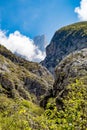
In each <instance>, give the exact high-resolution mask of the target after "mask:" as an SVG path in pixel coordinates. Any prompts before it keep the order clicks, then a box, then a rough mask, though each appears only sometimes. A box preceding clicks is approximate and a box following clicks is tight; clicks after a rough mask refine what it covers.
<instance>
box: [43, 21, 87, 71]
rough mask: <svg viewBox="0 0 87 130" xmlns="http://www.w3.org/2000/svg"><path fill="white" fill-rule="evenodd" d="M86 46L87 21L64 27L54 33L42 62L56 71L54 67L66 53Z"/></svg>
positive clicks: (49, 68)
mask: <svg viewBox="0 0 87 130" xmlns="http://www.w3.org/2000/svg"><path fill="white" fill-rule="evenodd" d="M86 47H87V22H81V23H76V24H72V25H69V26H66V27H63V28H61V29H60V30H58V31H56V33H55V34H54V36H53V38H52V40H51V43H50V44H49V45H48V46H47V48H46V58H45V60H44V61H42V62H41V64H42V65H43V66H45V67H46V68H48V70H49V71H50V72H52V73H54V68H55V67H56V65H58V64H59V62H60V61H61V60H62V59H63V58H64V57H65V56H66V55H68V54H69V53H71V52H74V51H75V50H80V49H83V48H86Z"/></svg>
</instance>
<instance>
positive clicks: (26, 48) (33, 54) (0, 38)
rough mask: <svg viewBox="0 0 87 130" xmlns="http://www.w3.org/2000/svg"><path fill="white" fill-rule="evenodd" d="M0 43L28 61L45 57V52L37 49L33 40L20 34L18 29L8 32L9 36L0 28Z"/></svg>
mask: <svg viewBox="0 0 87 130" xmlns="http://www.w3.org/2000/svg"><path fill="white" fill-rule="evenodd" d="M0 44H2V45H4V46H5V47H6V48H7V49H9V50H11V51H12V52H13V53H18V54H19V55H22V56H23V57H25V58H26V59H27V60H30V61H37V62H39V61H41V60H43V59H44V57H45V52H42V51H41V50H39V49H38V47H37V46H36V45H35V44H34V42H33V40H31V39H30V38H29V37H27V36H24V35H22V34H21V33H20V32H19V31H15V32H14V33H11V34H9V36H6V32H5V31H2V30H0Z"/></svg>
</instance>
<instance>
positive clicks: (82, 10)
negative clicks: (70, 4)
mask: <svg viewBox="0 0 87 130" xmlns="http://www.w3.org/2000/svg"><path fill="white" fill-rule="evenodd" d="M75 12H76V13H77V14H78V17H79V19H80V20H82V21H87V0H81V2H80V7H76V8H75Z"/></svg>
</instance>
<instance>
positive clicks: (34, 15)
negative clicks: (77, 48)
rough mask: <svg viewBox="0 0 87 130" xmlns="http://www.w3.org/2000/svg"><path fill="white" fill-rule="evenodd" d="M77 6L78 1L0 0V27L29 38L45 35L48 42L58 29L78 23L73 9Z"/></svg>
mask: <svg viewBox="0 0 87 130" xmlns="http://www.w3.org/2000/svg"><path fill="white" fill-rule="evenodd" d="M79 4H80V0H0V26H1V29H2V30H8V33H11V32H14V31H15V30H19V31H20V32H21V33H22V34H24V35H27V36H29V37H31V38H33V37H34V36H36V35H40V34H46V36H47V39H48V40H49V41H50V39H51V38H52V36H53V34H54V32H55V31H56V30H57V29H58V28H60V27H62V26H65V25H67V24H71V23H74V22H78V17H77V14H76V13H75V12H74V9H75V7H77V6H79Z"/></svg>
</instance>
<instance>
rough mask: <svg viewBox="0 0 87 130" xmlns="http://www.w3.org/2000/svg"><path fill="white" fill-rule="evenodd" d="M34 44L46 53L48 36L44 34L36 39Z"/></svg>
mask: <svg viewBox="0 0 87 130" xmlns="http://www.w3.org/2000/svg"><path fill="white" fill-rule="evenodd" d="M34 43H35V45H37V46H38V47H39V49H40V50H41V51H45V46H46V45H47V40H46V36H45V35H44V34H43V35H38V36H36V37H34Z"/></svg>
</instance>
